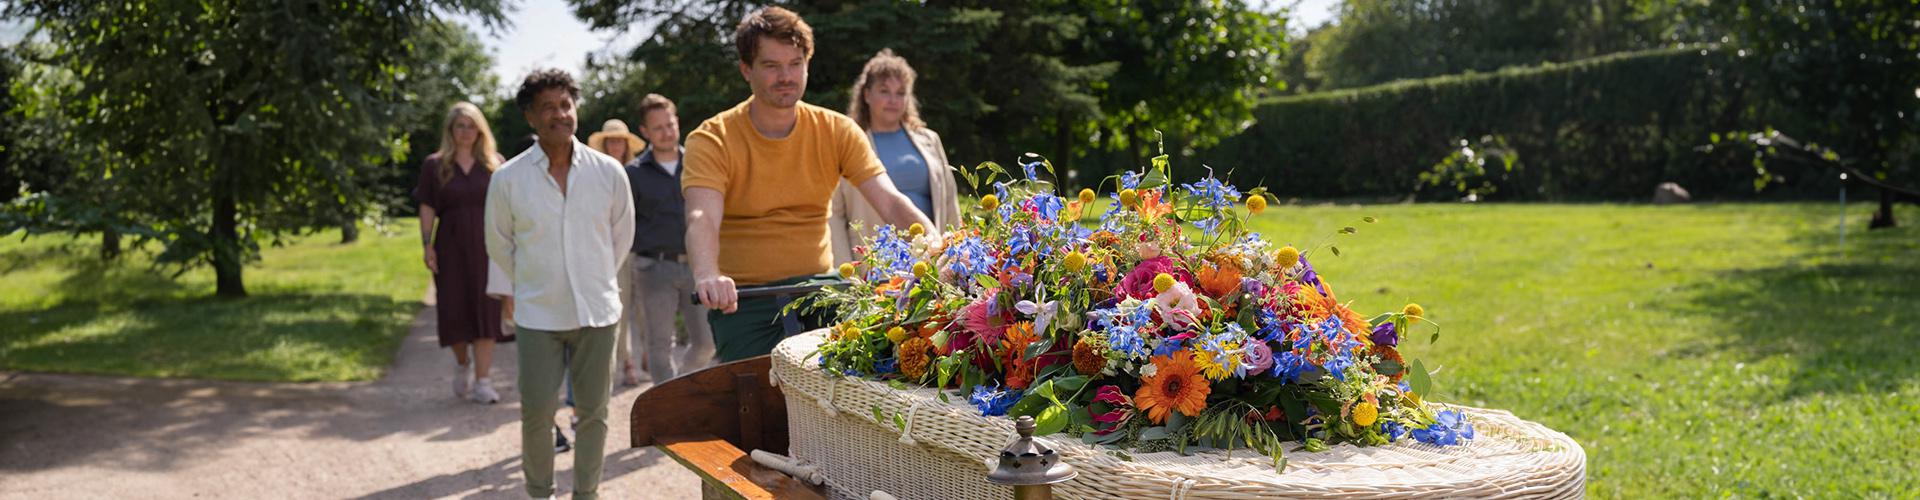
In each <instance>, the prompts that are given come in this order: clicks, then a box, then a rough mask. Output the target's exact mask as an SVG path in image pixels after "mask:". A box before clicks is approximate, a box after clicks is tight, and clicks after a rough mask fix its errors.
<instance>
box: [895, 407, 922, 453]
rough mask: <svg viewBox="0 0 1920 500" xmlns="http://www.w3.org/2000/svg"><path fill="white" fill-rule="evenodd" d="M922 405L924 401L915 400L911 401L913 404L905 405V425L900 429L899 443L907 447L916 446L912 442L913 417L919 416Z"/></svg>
mask: <svg viewBox="0 0 1920 500" xmlns="http://www.w3.org/2000/svg"><path fill="white" fill-rule="evenodd" d="M924 403H925V401H923V400H918V399H916V400H914V401H913V404H910V405H907V425H906V427H902V428H901V429H900V442H901V443H903V444H907V445H913V444H916V443H915V442H914V441H913V416H914V415H918V414H920V405H921V404H924Z"/></svg>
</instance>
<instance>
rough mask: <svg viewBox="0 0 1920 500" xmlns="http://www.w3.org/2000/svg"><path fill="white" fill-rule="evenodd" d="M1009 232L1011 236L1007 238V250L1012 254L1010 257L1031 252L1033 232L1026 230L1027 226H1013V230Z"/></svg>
mask: <svg viewBox="0 0 1920 500" xmlns="http://www.w3.org/2000/svg"><path fill="white" fill-rule="evenodd" d="M1009 232H1011V233H1013V234H1012V235H1010V236H1008V237H1007V250H1008V251H1010V252H1012V255H1016V256H1017V255H1020V254H1024V253H1027V252H1029V251H1032V250H1033V247H1034V242H1033V236H1034V235H1033V231H1030V230H1028V229H1027V226H1025V225H1018V226H1013V229H1012V230H1011V231H1009Z"/></svg>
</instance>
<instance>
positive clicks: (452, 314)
mask: <svg viewBox="0 0 1920 500" xmlns="http://www.w3.org/2000/svg"><path fill="white" fill-rule="evenodd" d="M504 161H505V159H504V158H501V157H500V153H498V152H497V151H496V148H495V145H494V142H493V132H492V131H491V130H489V129H488V128H487V118H486V116H484V115H482V114H480V108H479V107H476V106H474V105H472V104H469V103H464V102H463V103H459V104H455V105H453V108H452V109H449V110H447V120H446V124H445V125H444V126H442V127H441V129H440V150H439V151H437V152H435V153H433V154H432V155H429V156H427V160H426V161H425V162H423V163H421V165H420V181H419V184H418V185H416V186H415V187H414V188H413V197H414V199H415V200H418V201H419V202H420V239H421V242H422V243H423V244H424V246H425V247H426V250H425V253H426V263H427V270H428V271H431V272H432V273H433V286H434V291H435V292H434V293H435V297H436V300H437V302H436V303H435V306H434V308H435V309H436V312H437V313H438V314H439V318H438V319H439V327H440V347H448V348H452V349H453V359H454V362H456V363H457V364H458V366H456V367H455V368H454V375H453V393H454V396H455V397H462V398H467V399H469V400H472V401H474V402H476V403H484V404H492V403H497V402H499V401H500V393H499V392H497V391H495V390H494V389H493V381H492V380H491V378H490V377H489V376H490V372H491V370H492V368H493V347H494V344H495V343H498V342H512V341H513V335H512V334H511V333H509V332H507V331H505V330H503V329H502V328H501V327H500V322H501V309H502V307H503V306H502V304H501V301H499V300H495V299H493V298H491V297H488V296H487V293H486V292H487V281H488V279H489V278H488V270H489V269H488V266H490V265H491V261H490V260H488V259H487V244H486V238H485V233H484V232H482V230H483V228H484V225H485V221H486V202H487V186H488V185H489V184H490V183H491V182H492V179H493V171H494V170H497V169H499V168H500V164H501V163H502V162H504ZM507 307H511V306H510V305H508V306H507ZM469 349H471V352H469ZM476 380H477V382H475V381H476Z"/></svg>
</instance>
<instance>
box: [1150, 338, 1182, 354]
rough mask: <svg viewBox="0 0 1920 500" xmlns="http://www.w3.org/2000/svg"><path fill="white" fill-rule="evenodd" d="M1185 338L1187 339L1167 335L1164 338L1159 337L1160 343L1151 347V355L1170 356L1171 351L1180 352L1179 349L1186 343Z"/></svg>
mask: <svg viewBox="0 0 1920 500" xmlns="http://www.w3.org/2000/svg"><path fill="white" fill-rule="evenodd" d="M1186 340H1187V339H1181V338H1180V337H1167V338H1165V339H1161V340H1160V345H1157V346H1154V347H1153V355H1154V356H1172V355H1173V353H1176V352H1180V349H1181V348H1182V347H1185V345H1186V343H1187V341H1186Z"/></svg>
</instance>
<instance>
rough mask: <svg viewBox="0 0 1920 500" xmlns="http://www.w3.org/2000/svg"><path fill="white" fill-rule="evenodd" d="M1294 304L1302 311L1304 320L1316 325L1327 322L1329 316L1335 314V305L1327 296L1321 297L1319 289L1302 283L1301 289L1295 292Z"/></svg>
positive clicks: (1301, 314) (1301, 315)
mask: <svg viewBox="0 0 1920 500" xmlns="http://www.w3.org/2000/svg"><path fill="white" fill-rule="evenodd" d="M1293 304H1294V307H1296V308H1298V309H1299V310H1300V317H1301V318H1302V319H1305V320H1307V321H1309V322H1316V323H1317V322H1320V321H1323V320H1326V319H1327V315H1329V314H1332V313H1333V311H1332V310H1331V309H1332V308H1333V305H1334V303H1333V301H1332V300H1330V299H1328V298H1327V296H1325V295H1321V294H1320V291H1319V290H1318V289H1315V288H1314V287H1313V285H1309V284H1306V283H1301V284H1300V288H1299V289H1298V290H1296V291H1294V293H1293Z"/></svg>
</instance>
